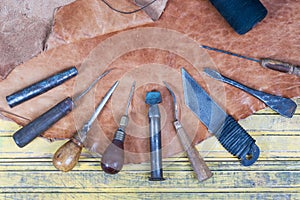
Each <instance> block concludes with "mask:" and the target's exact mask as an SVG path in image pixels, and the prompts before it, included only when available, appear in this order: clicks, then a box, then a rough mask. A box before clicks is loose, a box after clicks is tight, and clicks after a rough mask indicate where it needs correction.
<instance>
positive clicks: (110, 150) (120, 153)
mask: <svg viewBox="0 0 300 200" xmlns="http://www.w3.org/2000/svg"><path fill="white" fill-rule="evenodd" d="M134 89H135V81H134V82H133V84H132V86H131V90H130V93H129V97H128V101H127V106H126V110H125V114H124V115H123V116H122V117H121V120H120V123H119V128H118V130H117V131H116V132H115V135H114V138H113V140H112V143H111V144H110V145H108V147H107V148H106V150H105V151H104V153H103V155H102V159H101V168H102V169H103V171H104V172H106V173H108V174H116V173H118V172H119V171H121V169H122V167H123V164H124V140H125V136H126V133H125V129H126V127H127V126H128V122H129V117H128V111H129V106H130V103H131V101H132V97H133V92H134Z"/></svg>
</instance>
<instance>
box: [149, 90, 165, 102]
mask: <svg viewBox="0 0 300 200" xmlns="http://www.w3.org/2000/svg"><path fill="white" fill-rule="evenodd" d="M161 102H162V97H161V94H160V92H159V91H151V92H148V93H147V94H146V104H149V105H154V104H158V103H161Z"/></svg>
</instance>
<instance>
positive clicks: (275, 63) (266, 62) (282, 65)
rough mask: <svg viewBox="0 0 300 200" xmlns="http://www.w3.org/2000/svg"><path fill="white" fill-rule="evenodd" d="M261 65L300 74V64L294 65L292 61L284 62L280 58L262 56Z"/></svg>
mask: <svg viewBox="0 0 300 200" xmlns="http://www.w3.org/2000/svg"><path fill="white" fill-rule="evenodd" d="M261 65H262V66H263V67H266V68H269V69H273V70H276V71H279V72H283V73H287V74H294V75H296V76H300V66H296V65H292V64H290V63H286V62H282V61H279V60H273V59H269V58H262V59H261Z"/></svg>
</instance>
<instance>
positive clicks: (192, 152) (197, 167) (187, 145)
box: [163, 81, 212, 181]
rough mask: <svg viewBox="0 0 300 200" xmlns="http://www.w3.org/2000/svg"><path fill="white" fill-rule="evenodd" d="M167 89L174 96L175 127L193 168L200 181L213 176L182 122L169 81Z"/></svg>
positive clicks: (166, 84)
mask: <svg viewBox="0 0 300 200" xmlns="http://www.w3.org/2000/svg"><path fill="white" fill-rule="evenodd" d="M163 83H164V84H165V86H166V87H167V89H168V90H169V92H170V94H171V96H172V97H173V104H174V119H175V121H174V122H173V124H174V127H175V129H176V132H177V135H178V137H179V139H180V142H181V144H182V146H183V148H184V150H185V151H186V153H187V156H188V158H189V160H190V163H191V165H192V168H193V170H194V172H195V174H196V177H197V179H198V180H199V181H204V180H206V179H208V178H210V177H211V176H212V173H211V171H210V169H209V168H208V166H207V165H206V163H205V161H204V160H203V158H202V157H201V156H200V154H199V151H198V150H197V149H196V147H195V146H193V145H192V141H191V138H190V137H189V136H188V134H187V133H186V132H185V130H184V128H183V126H182V124H181V122H180V121H179V110H178V105H177V101H176V96H175V94H174V92H173V91H172V89H171V87H170V86H169V84H168V83H167V82H165V81H164V82H163Z"/></svg>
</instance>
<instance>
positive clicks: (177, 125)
mask: <svg viewBox="0 0 300 200" xmlns="http://www.w3.org/2000/svg"><path fill="white" fill-rule="evenodd" d="M174 126H175V129H176V130H178V129H180V128H182V125H181V123H180V122H179V121H178V120H176V121H175V122H174Z"/></svg>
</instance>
